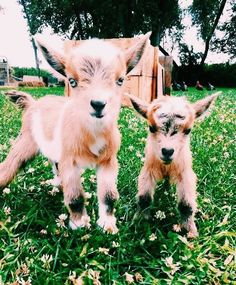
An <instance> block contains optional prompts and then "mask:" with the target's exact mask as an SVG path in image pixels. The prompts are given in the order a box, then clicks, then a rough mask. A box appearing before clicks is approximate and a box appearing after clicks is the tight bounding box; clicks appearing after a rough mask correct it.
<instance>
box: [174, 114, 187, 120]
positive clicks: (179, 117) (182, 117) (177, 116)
mask: <svg viewBox="0 0 236 285" xmlns="http://www.w3.org/2000/svg"><path fill="white" fill-rule="evenodd" d="M175 117H176V118H178V119H181V120H184V119H185V116H182V115H178V114H177V115H175Z"/></svg>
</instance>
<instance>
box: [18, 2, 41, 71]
mask: <svg viewBox="0 0 236 285" xmlns="http://www.w3.org/2000/svg"><path fill="white" fill-rule="evenodd" d="M18 1H19V3H20V4H21V5H22V8H23V13H24V15H25V18H26V20H27V23H28V28H29V33H30V36H31V43H32V47H33V50H34V57H35V63H36V69H37V70H38V76H39V75H40V68H39V58H38V49H37V46H36V43H35V40H34V38H33V37H32V35H34V34H35V33H36V31H37V30H38V29H37V26H36V25H35V22H36V21H35V20H36V18H31V16H30V13H29V9H28V7H27V1H26V0H18Z"/></svg>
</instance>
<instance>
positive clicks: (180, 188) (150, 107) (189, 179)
mask: <svg viewBox="0 0 236 285" xmlns="http://www.w3.org/2000/svg"><path fill="white" fill-rule="evenodd" d="M219 93H220V92H218V93H216V94H214V95H211V96H208V97H206V98H205V99H202V100H200V101H197V102H196V103H194V104H190V103H189V102H188V101H187V100H186V99H185V97H173V96H162V97H160V98H159V99H156V100H154V101H153V102H152V103H151V104H147V103H145V102H142V101H140V100H139V99H137V98H136V97H133V96H129V97H130V99H131V102H132V104H133V106H134V108H135V109H136V110H137V111H138V113H140V114H141V115H142V116H143V117H144V118H146V119H147V121H148V124H149V130H150V132H149V134H148V138H147V144H146V149H145V163H144V166H143V168H142V170H141V173H140V175H139V179H138V194H137V197H138V202H139V206H140V208H141V209H142V210H144V209H146V208H147V207H148V206H149V205H150V203H151V201H152V199H153V195H154V189H155V186H156V182H157V181H158V180H162V179H163V178H165V177H169V180H170V182H171V183H176V184H177V195H178V209H179V212H180V215H181V227H183V228H185V229H186V230H187V231H188V236H189V237H195V236H197V235H198V231H197V228H196V225H195V222H194V215H195V212H196V209H197V204H196V182H197V179H196V175H195V173H194V172H193V169H192V154H191V150H190V135H189V134H190V132H191V129H192V128H193V124H194V121H195V120H197V119H200V118H203V117H204V116H205V115H206V114H207V111H209V107H210V106H211V105H213V103H214V100H215V99H216V97H217V96H218V94H219Z"/></svg>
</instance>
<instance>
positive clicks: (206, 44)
mask: <svg viewBox="0 0 236 285" xmlns="http://www.w3.org/2000/svg"><path fill="white" fill-rule="evenodd" d="M226 1H227V0H222V2H221V4H220V8H219V11H218V13H217V15H216V18H215V21H214V24H213V26H212V29H211V32H210V34H209V36H208V37H207V38H206V42H205V50H204V53H203V56H202V59H201V63H200V66H203V65H204V62H205V60H206V58H207V54H208V51H209V48H210V41H211V38H212V36H213V34H214V32H215V29H216V27H217V25H218V22H219V20H220V16H221V15H222V13H223V10H224V7H225V4H226Z"/></svg>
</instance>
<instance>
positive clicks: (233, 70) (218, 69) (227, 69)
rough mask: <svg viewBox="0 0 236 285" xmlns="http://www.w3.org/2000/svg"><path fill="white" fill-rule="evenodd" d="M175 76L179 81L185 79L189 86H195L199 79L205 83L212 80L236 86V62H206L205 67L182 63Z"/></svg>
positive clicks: (225, 85)
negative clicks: (209, 63) (208, 63)
mask: <svg viewBox="0 0 236 285" xmlns="http://www.w3.org/2000/svg"><path fill="white" fill-rule="evenodd" d="M173 77H174V79H175V80H176V81H177V82H180V81H185V82H186V83H187V84H188V85H189V86H194V85H195V84H196V81H197V80H199V81H200V82H201V84H203V85H206V83H207V82H210V83H211V84H213V85H215V86H222V87H236V64H229V63H221V64H211V65H207V64H206V65H204V67H203V68H202V67H200V66H199V65H194V66H191V67H190V66H187V65H182V66H180V67H179V68H178V69H177V70H176V69H175V70H174V74H173Z"/></svg>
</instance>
